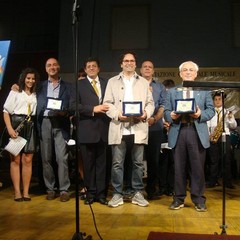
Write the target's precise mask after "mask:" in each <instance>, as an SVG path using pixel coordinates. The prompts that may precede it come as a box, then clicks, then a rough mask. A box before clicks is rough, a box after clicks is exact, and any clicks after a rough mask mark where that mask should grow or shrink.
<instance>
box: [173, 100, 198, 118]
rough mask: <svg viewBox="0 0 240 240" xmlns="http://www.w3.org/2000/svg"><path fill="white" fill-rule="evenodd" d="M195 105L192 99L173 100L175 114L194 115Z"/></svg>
mask: <svg viewBox="0 0 240 240" xmlns="http://www.w3.org/2000/svg"><path fill="white" fill-rule="evenodd" d="M195 112H196V103H195V99H194V98H187V99H176V100H175V113H177V114H183V113H195Z"/></svg>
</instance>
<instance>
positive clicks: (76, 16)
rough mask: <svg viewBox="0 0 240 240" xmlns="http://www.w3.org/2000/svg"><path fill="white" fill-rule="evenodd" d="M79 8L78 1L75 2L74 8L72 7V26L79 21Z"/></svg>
mask: <svg viewBox="0 0 240 240" xmlns="http://www.w3.org/2000/svg"><path fill="white" fill-rule="evenodd" d="M78 8H79V5H78V0H74V2H73V7H72V24H73V25H74V24H75V23H76V22H77V19H78V12H77V9H78Z"/></svg>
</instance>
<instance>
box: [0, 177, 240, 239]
mask: <svg viewBox="0 0 240 240" xmlns="http://www.w3.org/2000/svg"><path fill="white" fill-rule="evenodd" d="M2 177H3V173H2V172H0V178H1V181H2V182H3V187H0V239H1V240H2V239H4V240H35V239H36V240H50V239H54V240H58V239H59V240H60V239H61V240H62V239H72V237H73V235H74V233H75V232H76V221H75V216H76V215H75V198H74V187H73V189H72V198H71V200H70V201H69V202H65V203H62V202H60V201H59V198H56V199H55V200H52V201H47V200H45V195H44V194H43V193H41V192H40V191H39V187H38V183H37V182H36V181H34V179H33V181H32V185H31V190H30V192H31V196H32V201H31V202H14V201H13V188H12V186H11V182H10V181H9V179H7V180H6V177H5V178H4V179H3V178H2ZM234 184H235V186H236V189H233V190H230V189H227V190H226V218H225V223H226V225H227V226H228V228H227V229H226V231H227V234H229V235H240V214H239V212H240V181H235V182H234ZM206 197H207V203H206V204H207V207H208V211H207V212H201V213H200V212H197V211H196V210H195V209H194V206H193V204H192V203H191V201H190V198H189V192H188V197H187V199H186V202H185V207H184V208H183V209H181V210H169V209H168V206H169V205H170V203H171V201H172V197H167V196H162V197H161V198H160V200H154V201H150V205H149V207H139V206H136V205H133V204H131V202H127V201H126V202H125V204H124V205H122V206H120V207H118V208H109V207H107V206H103V205H100V204H99V203H94V204H93V205H92V210H93V212H94V216H95V219H96V225H97V228H98V231H99V233H100V235H101V237H102V239H104V240H145V239H147V237H148V234H149V233H150V232H151V231H154V232H177V233H199V234H200V233H201V234H214V232H217V233H219V234H220V233H221V231H222V230H221V229H220V225H222V189H221V187H216V188H213V189H207V190H206ZM109 198H110V196H109ZM80 231H81V232H85V233H86V234H87V235H92V237H93V239H95V240H96V239H100V238H99V236H98V235H97V233H96V230H95V227H94V222H93V217H92V213H91V210H90V207H89V206H88V205H84V204H83V201H81V200H80ZM84 239H85V238H84Z"/></svg>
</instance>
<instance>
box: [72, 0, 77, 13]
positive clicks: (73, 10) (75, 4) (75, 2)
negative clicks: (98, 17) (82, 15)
mask: <svg viewBox="0 0 240 240" xmlns="http://www.w3.org/2000/svg"><path fill="white" fill-rule="evenodd" d="M76 10H77V0H74V3H73V8H72V13H74V12H76Z"/></svg>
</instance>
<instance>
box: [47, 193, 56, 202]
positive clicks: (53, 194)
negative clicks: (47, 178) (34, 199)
mask: <svg viewBox="0 0 240 240" xmlns="http://www.w3.org/2000/svg"><path fill="white" fill-rule="evenodd" d="M55 198H56V193H55V192H54V191H48V192H47V196H46V199H47V200H54V199H55Z"/></svg>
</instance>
